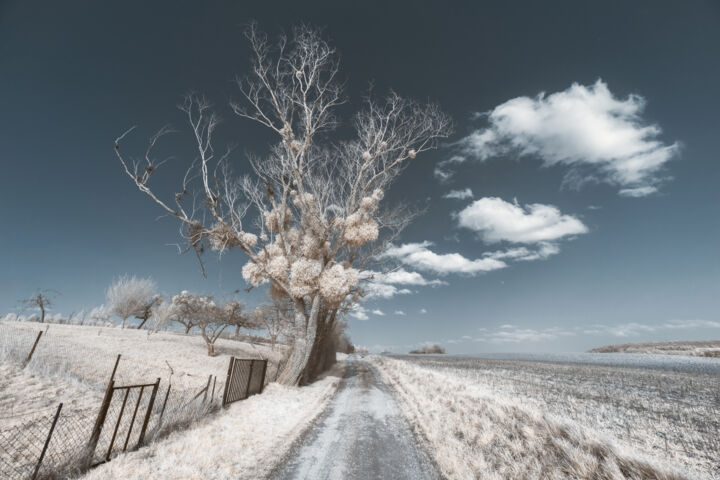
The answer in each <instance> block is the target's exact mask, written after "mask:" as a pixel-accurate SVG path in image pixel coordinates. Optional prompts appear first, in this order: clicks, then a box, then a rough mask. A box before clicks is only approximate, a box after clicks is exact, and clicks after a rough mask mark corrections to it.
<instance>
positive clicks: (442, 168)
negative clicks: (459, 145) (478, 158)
mask: <svg viewBox="0 0 720 480" xmlns="http://www.w3.org/2000/svg"><path fill="white" fill-rule="evenodd" d="M465 160H466V158H465V157H463V156H460V155H455V156H453V157H450V158H448V159H447V160H443V161H441V162H438V163H437V165H436V166H435V171H434V172H433V174H434V175H435V178H437V179H438V180H440V182H442V183H445V182H448V181H449V180H450V179H451V178H452V177H453V175H455V172H454V171H453V170H452V169H451V168H450V166H451V165H453V164H459V163H463V162H465Z"/></svg>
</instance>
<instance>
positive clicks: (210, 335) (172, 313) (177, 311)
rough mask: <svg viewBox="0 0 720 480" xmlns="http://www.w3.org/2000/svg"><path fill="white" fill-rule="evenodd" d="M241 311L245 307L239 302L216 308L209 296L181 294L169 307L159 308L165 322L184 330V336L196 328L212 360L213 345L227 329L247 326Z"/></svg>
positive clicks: (248, 323)
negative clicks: (182, 327) (174, 324)
mask: <svg viewBox="0 0 720 480" xmlns="http://www.w3.org/2000/svg"><path fill="white" fill-rule="evenodd" d="M244 309H245V306H244V304H242V303H241V302H238V301H230V302H227V303H225V304H221V305H217V304H216V303H215V300H214V299H213V297H212V296H209V295H196V294H192V293H190V292H188V291H187V290H184V291H183V292H181V293H180V295H175V296H174V297H173V299H172V305H171V306H168V307H162V308H160V309H159V310H160V311H159V315H160V316H161V317H163V319H164V320H165V321H168V320H171V321H175V322H178V323H180V324H182V325H183V326H185V333H188V332H189V331H190V329H191V328H193V327H198V328H199V329H200V335H201V336H202V338H203V340H205V344H206V345H207V349H208V355H209V356H211V357H212V356H215V342H216V341H217V339H218V338H220V335H221V334H222V333H223V331H225V329H226V328H227V327H230V326H234V327H238V328H240V327H245V326H248V325H250V321H249V320H248V318H247V316H246V315H244Z"/></svg>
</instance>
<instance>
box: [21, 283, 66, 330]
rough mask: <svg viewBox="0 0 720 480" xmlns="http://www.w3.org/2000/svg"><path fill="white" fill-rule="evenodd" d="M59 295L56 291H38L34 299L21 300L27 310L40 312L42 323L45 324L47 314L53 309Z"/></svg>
mask: <svg viewBox="0 0 720 480" xmlns="http://www.w3.org/2000/svg"><path fill="white" fill-rule="evenodd" d="M57 295H59V292H57V291H55V290H49V289H44V290H38V291H37V292H36V293H35V295H33V296H32V297H30V298H25V299H23V300H20V303H21V304H22V305H23V306H24V307H25V308H29V309H38V310H40V323H45V314H46V313H47V311H48V310H49V309H50V307H52V305H53V302H54V298H55V297H56V296H57Z"/></svg>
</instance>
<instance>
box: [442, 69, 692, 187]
mask: <svg viewBox="0 0 720 480" xmlns="http://www.w3.org/2000/svg"><path fill="white" fill-rule="evenodd" d="M644 107H645V99H644V98H643V97H641V96H640V95H635V94H632V95H630V96H628V97H627V98H625V99H618V98H616V97H615V96H614V95H613V94H612V92H610V90H609V89H608V87H607V84H606V83H604V82H603V81H602V80H598V81H597V82H596V83H595V84H594V85H590V86H584V85H579V84H577V83H574V84H573V85H572V86H571V87H570V88H568V89H567V90H564V91H561V92H557V93H553V94H551V95H545V93H541V94H539V95H538V96H537V97H535V98H530V97H518V98H514V99H512V100H508V101H507V102H505V103H503V104H501V105H498V106H497V107H495V108H494V109H493V110H491V111H490V112H488V113H487V114H486V115H485V116H486V117H487V120H488V123H489V126H488V127H487V128H485V129H481V130H477V131H475V132H473V133H472V134H470V135H469V136H467V137H465V138H464V139H462V140H461V141H460V142H459V144H460V145H461V147H462V148H463V150H464V151H465V152H466V153H467V154H471V155H473V156H475V157H476V158H478V159H480V160H486V159H488V158H490V157H495V156H498V155H503V154H517V155H518V156H521V157H522V156H537V157H539V158H540V159H542V161H543V164H544V165H546V166H553V165H564V166H567V167H570V169H571V170H570V171H569V176H568V177H566V179H569V180H571V181H576V182H577V183H578V184H580V183H583V182H586V181H588V180H599V181H603V182H606V183H610V184H614V185H619V186H621V187H624V189H625V190H633V191H634V193H635V194H634V195H633V196H642V195H647V194H650V193H653V192H654V191H655V190H656V189H655V190H654V189H652V188H648V187H653V186H654V185H657V184H658V183H659V182H660V181H661V178H660V176H659V175H660V171H661V170H662V168H663V167H664V166H665V164H666V163H667V162H668V161H669V160H670V159H672V158H673V157H675V156H676V155H677V154H678V151H679V145H678V144H677V143H673V144H670V145H666V144H664V143H663V142H661V141H660V140H659V137H660V134H661V129H660V127H659V126H658V125H652V124H647V123H646V122H645V121H643V119H642V117H641V114H642V112H643V109H644ZM460 158H462V157H460ZM441 163H442V162H441ZM448 165H449V164H444V165H442V168H441V170H442V172H443V173H444V175H445V176H447V177H448V178H449V177H450V176H452V172H451V171H448V168H447V167H448ZM440 167H441V165H440V164H439V165H438V168H440Z"/></svg>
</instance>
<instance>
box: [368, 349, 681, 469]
mask: <svg viewBox="0 0 720 480" xmlns="http://www.w3.org/2000/svg"><path fill="white" fill-rule="evenodd" d="M370 362H371V364H373V365H374V366H376V367H377V368H378V369H379V371H380V373H381V375H382V376H383V379H384V380H385V381H386V382H387V383H388V384H390V385H391V386H392V387H393V388H394V390H395V391H396V392H397V394H398V398H399V400H400V403H401V406H402V408H403V409H404V411H405V413H406V414H407V416H408V417H409V419H410V421H411V422H412V424H413V425H414V426H415V428H416V431H417V432H418V433H419V434H420V436H421V437H422V438H423V439H424V440H425V441H426V442H427V446H428V447H429V448H428V450H429V451H430V452H432V454H433V456H434V457H435V460H436V461H437V463H438V465H439V467H440V469H441V471H442V473H443V474H444V475H445V476H447V477H448V478H450V479H469V478H482V479H530V478H533V479H588V480H590V479H648V480H655V479H657V480H660V479H662V480H677V479H682V478H687V477H685V476H684V475H683V474H680V473H678V472H676V471H673V470H672V467H670V466H669V465H665V464H664V463H663V462H662V461H661V460H658V459H656V458H651V457H643V456H642V455H641V454H639V453H638V452H636V451H634V450H633V449H631V448H629V447H627V446H622V445H618V444H617V443H615V442H613V441H612V440H610V439H609V437H607V436H604V435H602V434H599V433H597V432H596V431H595V430H593V429H592V428H587V427H586V426H584V425H582V424H580V423H577V422H573V421H570V420H567V419H564V418H561V417H558V416H554V415H552V414H550V413H547V412H546V411H543V410H541V409H539V408H536V407H534V406H533V405H532V404H530V403H529V402H524V401H522V400H521V399H519V398H517V397H513V396H511V395H503V394H502V393H498V391H497V390H495V389H493V388H489V387H488V386H487V385H486V384H481V383H477V382H473V381H471V380H470V379H469V377H468V376H467V375H462V374H454V373H452V372H450V371H449V370H442V371H438V370H437V369H431V368H426V367H421V366H418V365H416V364H413V363H412V362H409V361H403V360H398V359H390V358H381V357H372V358H370Z"/></svg>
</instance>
